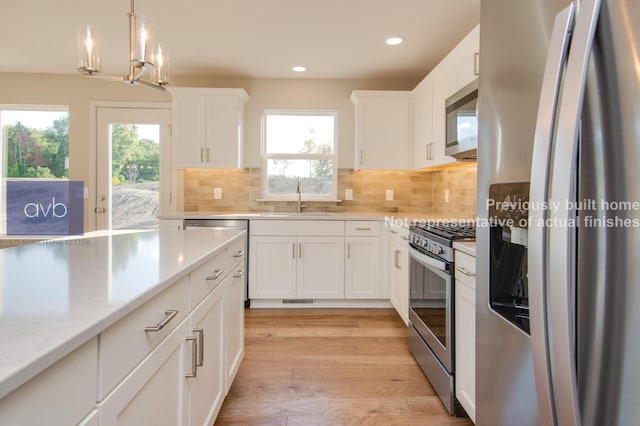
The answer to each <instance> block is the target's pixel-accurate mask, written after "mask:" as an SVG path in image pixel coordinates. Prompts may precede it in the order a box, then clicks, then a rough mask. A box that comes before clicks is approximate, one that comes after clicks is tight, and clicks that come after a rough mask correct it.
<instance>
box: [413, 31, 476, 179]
mask: <svg viewBox="0 0 640 426" xmlns="http://www.w3.org/2000/svg"><path fill="white" fill-rule="evenodd" d="M479 55H480V26H479V25H478V26H476V27H475V28H474V29H473V30H471V32H470V33H469V34H467V36H466V37H465V38H464V39H462V41H460V43H458V45H457V46H456V47H455V48H454V49H453V50H452V51H451V52H449V54H448V55H447V56H446V57H445V58H444V59H443V60H442V61H441V62H440V63H439V64H438V65H436V66H435V68H434V69H433V70H432V71H431V72H430V73H429V75H427V76H426V77H425V78H424V80H422V81H421V82H420V83H419V84H418V85H417V86H416V87H415V89H413V93H414V96H415V99H416V105H415V114H416V119H415V141H414V149H415V152H414V164H413V168H416V169H423V168H429V167H437V166H442V165H445V164H450V163H454V162H455V161H456V160H455V159H454V158H453V157H449V156H446V155H445V154H444V153H445V146H446V112H445V101H446V99H447V98H448V97H450V96H451V95H453V94H454V93H455V92H457V91H458V90H459V89H461V88H462V87H464V86H466V85H467V84H469V83H470V82H472V81H473V80H475V79H476V78H478V75H479V69H478V63H479Z"/></svg>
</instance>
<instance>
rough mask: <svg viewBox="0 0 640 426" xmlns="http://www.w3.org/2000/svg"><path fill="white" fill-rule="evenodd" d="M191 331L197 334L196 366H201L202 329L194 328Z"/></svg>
mask: <svg viewBox="0 0 640 426" xmlns="http://www.w3.org/2000/svg"><path fill="white" fill-rule="evenodd" d="M193 332H194V333H196V334H197V335H198V343H197V344H196V346H197V347H198V354H197V355H198V357H197V358H196V366H197V367H202V366H203V365H204V330H203V329H201V328H194V329H193Z"/></svg>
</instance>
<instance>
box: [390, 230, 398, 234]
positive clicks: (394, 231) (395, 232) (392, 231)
mask: <svg viewBox="0 0 640 426" xmlns="http://www.w3.org/2000/svg"><path fill="white" fill-rule="evenodd" d="M390 231H391V233H392V234H397V233H398V231H396V230H394V229H391V230H390Z"/></svg>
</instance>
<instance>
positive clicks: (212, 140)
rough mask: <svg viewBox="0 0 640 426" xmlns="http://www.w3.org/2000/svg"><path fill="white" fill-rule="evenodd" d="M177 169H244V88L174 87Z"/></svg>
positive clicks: (174, 150) (175, 160)
mask: <svg viewBox="0 0 640 426" xmlns="http://www.w3.org/2000/svg"><path fill="white" fill-rule="evenodd" d="M170 91H171V95H172V97H173V138H172V139H173V143H172V167H173V168H183V167H190V168H242V167H243V165H244V161H243V149H242V148H243V127H244V105H245V103H246V101H247V99H249V96H248V95H247V92H245V91H244V90H243V89H200V88H172V89H170Z"/></svg>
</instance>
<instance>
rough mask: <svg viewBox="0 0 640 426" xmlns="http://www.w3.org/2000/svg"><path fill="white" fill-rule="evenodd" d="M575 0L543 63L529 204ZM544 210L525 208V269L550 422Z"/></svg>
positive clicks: (538, 194) (544, 158)
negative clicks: (526, 269) (526, 240)
mask: <svg viewBox="0 0 640 426" xmlns="http://www.w3.org/2000/svg"><path fill="white" fill-rule="evenodd" d="M575 9H576V5H575V3H571V4H570V5H569V6H568V7H567V8H565V9H564V10H562V11H561V12H560V13H559V14H558V15H557V16H556V19H555V23H554V26H553V32H552V34H551V40H550V42H549V52H548V54H547V63H546V65H545V71H544V76H543V80H542V89H541V92H540V103H539V105H538V118H537V122H536V133H535V138H534V145H533V159H532V165H531V181H530V189H529V200H530V203H531V205H532V206H542V205H543V204H542V203H546V202H547V201H548V199H549V197H548V192H547V188H548V181H549V173H550V170H551V149H552V140H553V135H554V129H555V119H556V110H557V107H558V95H559V92H560V85H561V81H562V74H563V71H564V69H565V65H566V61H567V56H568V55H567V52H568V48H569V41H570V39H571V31H572V30H573V24H574V17H575ZM547 213H548V212H547V210H546V209H543V208H532V209H530V210H529V230H528V235H529V238H528V243H529V250H528V259H527V262H528V265H529V266H528V270H529V300H530V306H531V311H530V314H531V347H532V354H533V363H534V372H535V381H536V394H537V399H538V413H539V418H540V423H541V424H549V425H551V424H554V423H556V422H555V418H554V413H555V407H554V404H553V396H552V387H551V371H550V365H549V340H548V328H547V326H548V321H547V303H546V301H547V292H548V288H547V287H548V284H547V279H546V278H547V276H546V273H547V272H546V258H547V233H546V228H545V227H543V226H540V224H541V223H545V222H544V221H545V220H546V219H547V216H548V215H547Z"/></svg>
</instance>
